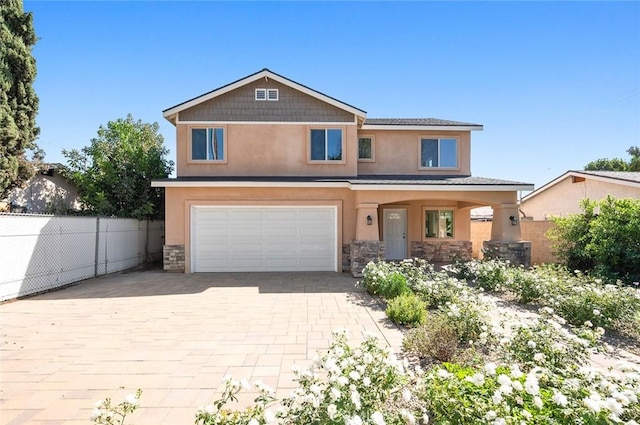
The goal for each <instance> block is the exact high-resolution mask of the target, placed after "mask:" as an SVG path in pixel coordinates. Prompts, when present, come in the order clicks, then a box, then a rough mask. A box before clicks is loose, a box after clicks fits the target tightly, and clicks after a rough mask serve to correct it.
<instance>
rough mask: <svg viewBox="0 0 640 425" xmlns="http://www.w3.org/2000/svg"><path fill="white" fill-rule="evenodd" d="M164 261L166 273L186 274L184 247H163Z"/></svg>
mask: <svg viewBox="0 0 640 425" xmlns="http://www.w3.org/2000/svg"><path fill="white" fill-rule="evenodd" d="M162 260H163V268H164V270H165V271H168V272H178V273H184V245H165V246H163V247H162Z"/></svg>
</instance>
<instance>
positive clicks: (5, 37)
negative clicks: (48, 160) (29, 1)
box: [0, 0, 40, 199]
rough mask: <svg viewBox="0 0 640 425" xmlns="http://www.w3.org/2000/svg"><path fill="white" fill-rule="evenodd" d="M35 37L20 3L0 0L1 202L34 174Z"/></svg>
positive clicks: (35, 109)
mask: <svg viewBox="0 0 640 425" xmlns="http://www.w3.org/2000/svg"><path fill="white" fill-rule="evenodd" d="M36 40H37V37H36V34H35V31H34V29H33V16H32V14H31V13H25V12H24V6H23V4H22V0H0V199H2V198H4V197H5V196H6V195H7V194H8V193H9V191H10V190H11V189H13V188H14V187H16V186H21V185H22V184H23V183H25V182H26V181H27V180H28V179H29V178H31V176H33V174H34V169H33V165H32V164H31V163H30V162H29V160H28V159H27V156H26V152H27V151H30V150H31V151H35V150H37V146H36V143H35V140H36V138H37V137H38V134H39V133H40V129H39V128H38V127H37V126H36V114H37V112H38V96H37V95H36V93H35V91H34V89H33V81H34V80H35V78H36V61H35V59H34V57H33V55H32V53H31V49H32V48H33V45H34V44H35V43H36Z"/></svg>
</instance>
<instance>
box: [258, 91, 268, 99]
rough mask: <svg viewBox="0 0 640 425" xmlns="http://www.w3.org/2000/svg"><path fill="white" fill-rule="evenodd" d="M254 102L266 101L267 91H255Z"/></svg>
mask: <svg viewBox="0 0 640 425" xmlns="http://www.w3.org/2000/svg"><path fill="white" fill-rule="evenodd" d="M256 100H267V89H256Z"/></svg>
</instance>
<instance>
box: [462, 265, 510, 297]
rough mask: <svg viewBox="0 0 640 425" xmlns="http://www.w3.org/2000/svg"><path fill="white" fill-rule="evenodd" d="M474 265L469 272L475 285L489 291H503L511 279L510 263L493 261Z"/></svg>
mask: <svg viewBox="0 0 640 425" xmlns="http://www.w3.org/2000/svg"><path fill="white" fill-rule="evenodd" d="M474 264H475V265H474V267H472V268H470V270H469V272H468V273H469V275H470V276H471V277H472V279H471V281H472V282H473V283H475V284H476V285H478V286H479V287H481V288H482V289H485V290H488V291H499V290H501V289H503V286H504V285H505V284H506V283H507V280H508V279H509V271H508V270H509V262H508V261H504V260H498V259H492V260H484V261H479V262H474Z"/></svg>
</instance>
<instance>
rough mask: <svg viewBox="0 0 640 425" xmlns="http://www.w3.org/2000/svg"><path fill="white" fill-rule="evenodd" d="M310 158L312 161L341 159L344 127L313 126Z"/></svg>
mask: <svg viewBox="0 0 640 425" xmlns="http://www.w3.org/2000/svg"><path fill="white" fill-rule="evenodd" d="M309 159H310V160H311V161H341V160H342V129H340V128H322V129H320V128H312V129H311V134H310V138H309Z"/></svg>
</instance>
